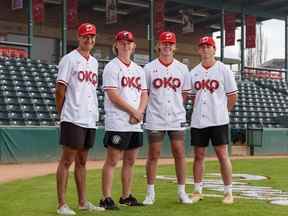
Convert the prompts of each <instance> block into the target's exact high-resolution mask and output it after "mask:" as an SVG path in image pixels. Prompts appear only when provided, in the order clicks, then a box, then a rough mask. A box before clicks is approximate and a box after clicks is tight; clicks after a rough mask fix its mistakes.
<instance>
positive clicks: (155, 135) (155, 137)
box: [147, 130, 185, 144]
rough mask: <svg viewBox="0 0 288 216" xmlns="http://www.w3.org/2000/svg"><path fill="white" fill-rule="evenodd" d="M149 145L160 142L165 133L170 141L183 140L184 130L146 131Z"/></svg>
mask: <svg viewBox="0 0 288 216" xmlns="http://www.w3.org/2000/svg"><path fill="white" fill-rule="evenodd" d="M147 133H148V141H149V144H151V143H155V142H162V141H163V139H164V136H165V133H167V134H168V136H169V138H170V140H184V136H185V135H184V130H174V131H164V130H163V131H162V130H147Z"/></svg>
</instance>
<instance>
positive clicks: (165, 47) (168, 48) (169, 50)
mask: <svg viewBox="0 0 288 216" xmlns="http://www.w3.org/2000/svg"><path fill="white" fill-rule="evenodd" d="M175 50H176V44H175V43H169V42H160V44H159V52H160V55H161V56H173V54H174V51H175Z"/></svg>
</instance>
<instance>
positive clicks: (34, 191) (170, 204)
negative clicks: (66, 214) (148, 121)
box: [0, 158, 288, 216]
mask: <svg viewBox="0 0 288 216" xmlns="http://www.w3.org/2000/svg"><path fill="white" fill-rule="evenodd" d="M287 162H288V159H287V158H277V159H257V160H254V159H253V160H252V159H249V160H233V161H232V164H233V174H234V178H233V182H234V184H233V185H234V187H235V190H234V191H235V192H234V195H235V196H236V202H235V204H233V205H223V204H222V203H221V199H222V194H223V192H221V190H222V189H221V187H219V186H217V182H218V183H219V180H220V179H219V177H218V176H217V175H216V174H215V173H218V164H217V161H207V162H206V173H207V175H206V176H205V179H206V181H207V183H206V184H205V185H206V186H207V187H206V188H205V190H204V194H205V197H204V199H203V200H202V201H200V202H199V203H195V204H192V205H183V204H179V203H178V202H177V196H176V183H175V182H174V178H175V175H174V168H173V166H172V165H161V166H160V167H159V169H158V175H159V179H158V180H157V183H156V203H155V204H154V205H153V206H144V207H122V206H121V207H120V210H119V211H105V212H94V213H93V212H80V211H79V210H77V200H76V189H75V184H74V181H73V179H72V178H73V174H72V173H71V174H70V182H69V186H68V193H67V201H68V204H69V205H70V207H71V208H73V209H74V210H76V212H77V215H87V216H88V215H117V216H124V215H125V216H126V215H131V216H132V215H133V216H136V215H141V216H144V215H157V216H162V215H163V216H167V215H169V216H182V215H197V216H207V215H213V216H218V215H219V216H226V215H245V216H250V215H251V216H252V215H253V216H266V215H267V216H268V215H269V216H270V215H277V216H284V215H285V216H286V215H287V212H288V206H285V205H273V204H271V203H270V201H271V200H273V199H274V200H279V199H283V200H286V199H288V198H287V197H288V193H287V192H288V172H287V171H288V168H287ZM119 170H120V169H117V172H116V173H115V176H114V185H113V187H114V192H113V198H114V200H115V201H118V199H119V196H120V195H121V184H120V172H119ZM27 172H28V170H27ZM237 174H238V175H237ZM191 175H192V164H191V163H189V164H188V180H187V182H188V184H187V186H186V187H187V191H188V192H189V193H191V192H192V191H193V185H192V184H190V180H191ZM100 177H101V170H99V169H95V170H89V171H88V176H87V189H88V190H87V193H88V198H89V200H90V201H91V202H93V203H96V204H97V203H98V202H99V199H100V198H101V194H100ZM145 185H146V183H145V169H144V167H143V166H136V167H135V179H134V195H135V196H136V197H137V198H138V199H139V200H143V198H144V196H145ZM55 188H56V185H55V175H54V174H49V175H47V176H41V177H34V178H31V179H26V180H16V181H12V182H8V183H1V184H0V215H1V216H48V215H49V216H51V215H56V212H55V211H56V191H55Z"/></svg>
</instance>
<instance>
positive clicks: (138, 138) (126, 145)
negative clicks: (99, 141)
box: [103, 131, 143, 150]
mask: <svg viewBox="0 0 288 216" xmlns="http://www.w3.org/2000/svg"><path fill="white" fill-rule="evenodd" d="M103 143H104V146H105V147H106V148H107V147H108V146H111V147H113V148H116V149H119V150H130V149H135V148H139V147H141V146H143V132H121V131H105V135H104V139H103Z"/></svg>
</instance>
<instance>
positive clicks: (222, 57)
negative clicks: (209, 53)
mask: <svg viewBox="0 0 288 216" xmlns="http://www.w3.org/2000/svg"><path fill="white" fill-rule="evenodd" d="M224 14H225V11H224V9H223V8H222V10H221V30H220V47H221V50H220V61H221V62H224V58H225V57H224V49H225V44H224Z"/></svg>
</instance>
